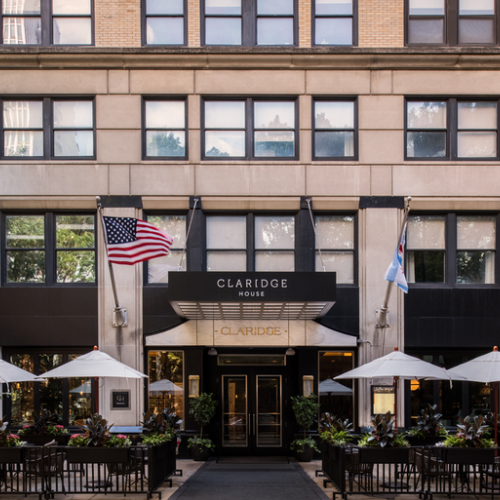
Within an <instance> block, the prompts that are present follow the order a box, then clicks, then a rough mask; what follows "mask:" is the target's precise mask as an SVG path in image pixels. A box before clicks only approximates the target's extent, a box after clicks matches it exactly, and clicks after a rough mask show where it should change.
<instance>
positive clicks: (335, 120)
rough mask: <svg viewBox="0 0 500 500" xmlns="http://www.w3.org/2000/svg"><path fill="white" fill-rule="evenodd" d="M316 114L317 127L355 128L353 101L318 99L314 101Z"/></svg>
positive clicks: (315, 122) (315, 124) (315, 123)
mask: <svg viewBox="0 0 500 500" xmlns="http://www.w3.org/2000/svg"><path fill="white" fill-rule="evenodd" d="M314 115H315V116H314V126H315V128H322V129H323V128H324V129H337V128H340V129H343V128H354V103H353V102H342V101H337V102H323V101H316V102H315V103H314Z"/></svg>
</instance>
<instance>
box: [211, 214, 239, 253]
mask: <svg viewBox="0 0 500 500" xmlns="http://www.w3.org/2000/svg"><path fill="white" fill-rule="evenodd" d="M246 247H247V219H246V217H245V216H244V215H241V216H230V215H228V216H219V215H217V216H215V215H209V216H208V217H207V248H218V249H222V248H240V249H241V248H246Z"/></svg>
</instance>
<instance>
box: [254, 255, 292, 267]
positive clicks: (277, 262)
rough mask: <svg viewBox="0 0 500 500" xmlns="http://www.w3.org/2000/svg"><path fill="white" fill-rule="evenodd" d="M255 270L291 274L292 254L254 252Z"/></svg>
mask: <svg viewBox="0 0 500 500" xmlns="http://www.w3.org/2000/svg"><path fill="white" fill-rule="evenodd" d="M255 270H256V271H258V272H262V271H276V272H293V271H295V255H294V253H293V252H255Z"/></svg>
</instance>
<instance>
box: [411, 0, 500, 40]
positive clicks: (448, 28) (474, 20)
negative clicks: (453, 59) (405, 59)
mask: <svg viewBox="0 0 500 500" xmlns="http://www.w3.org/2000/svg"><path fill="white" fill-rule="evenodd" d="M498 8H499V3H498V0H447V1H445V0H407V13H408V17H407V35H406V37H407V43H408V44H409V45H418V44H420V45H452V46H453V45H494V44H498V33H497V26H496V25H497V17H496V16H497V12H498Z"/></svg>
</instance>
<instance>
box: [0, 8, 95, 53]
mask: <svg viewBox="0 0 500 500" xmlns="http://www.w3.org/2000/svg"><path fill="white" fill-rule="evenodd" d="M93 10H94V7H93V2H92V0H2V27H3V43H4V44H7V45H93V44H94V33H93V28H92V26H93Z"/></svg>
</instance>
